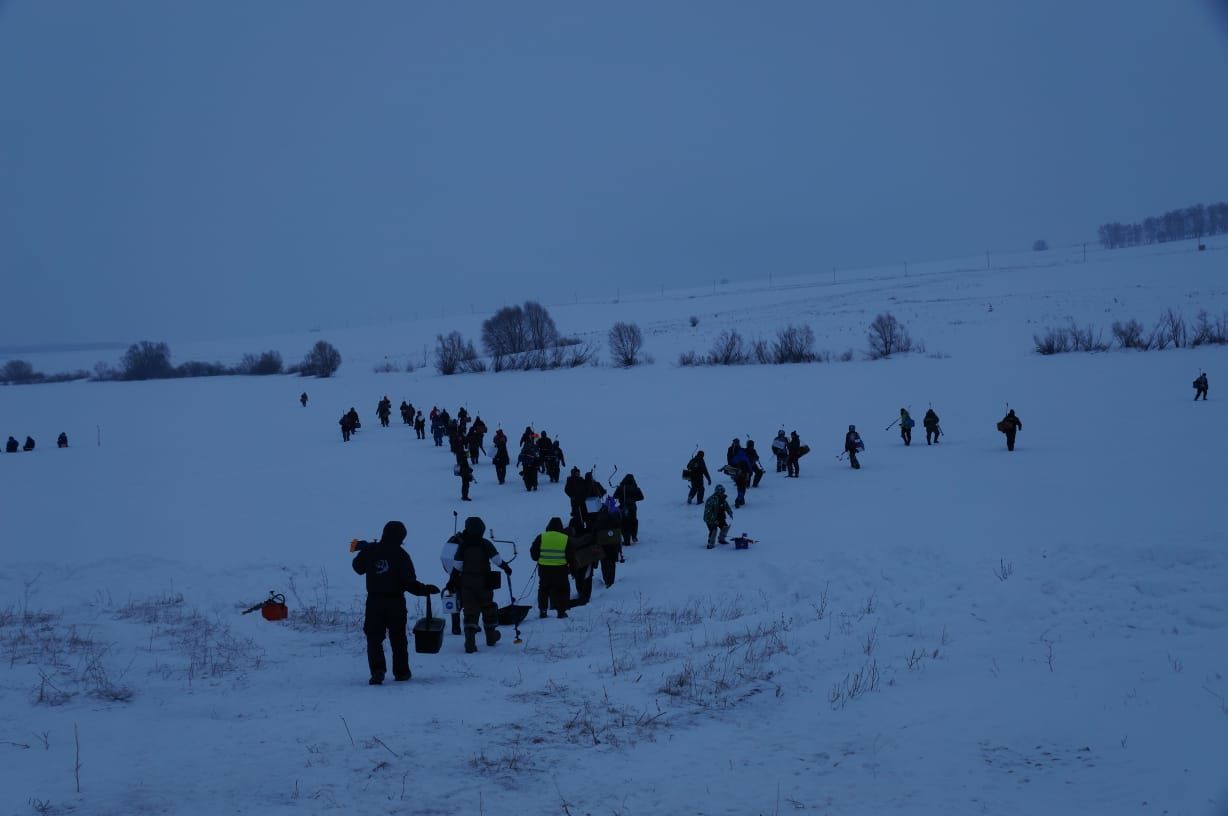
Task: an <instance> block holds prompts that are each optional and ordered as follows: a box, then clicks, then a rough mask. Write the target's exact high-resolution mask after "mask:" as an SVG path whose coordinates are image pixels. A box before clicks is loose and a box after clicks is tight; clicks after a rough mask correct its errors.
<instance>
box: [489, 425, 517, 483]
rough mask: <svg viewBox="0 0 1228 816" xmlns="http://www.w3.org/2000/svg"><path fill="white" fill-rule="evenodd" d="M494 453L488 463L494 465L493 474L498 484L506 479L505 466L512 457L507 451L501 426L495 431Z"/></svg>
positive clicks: (505, 437) (505, 436)
mask: <svg viewBox="0 0 1228 816" xmlns="http://www.w3.org/2000/svg"><path fill="white" fill-rule="evenodd" d="M494 443H495V455H494V456H492V457H491V459H490V463H491V464H492V465H494V466H495V476H496V477H497V478H498V479H499V484H503V482H504V480H505V479H507V466H508V465H510V464H511V463H512V457H511V456H509V455H508V452H507V434H505V433H504V432H503V429H502V428H499V429H498V430H497V431H495V437H494Z"/></svg>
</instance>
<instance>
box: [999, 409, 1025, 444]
mask: <svg viewBox="0 0 1228 816" xmlns="http://www.w3.org/2000/svg"><path fill="white" fill-rule="evenodd" d="M998 430H999V431H1001V432H1002V433H1004V434H1006V449H1007V450H1008V451H1013V450H1014V449H1015V434H1017V433H1018V432H1019V431H1022V430H1023V422H1022V421H1021V420H1020V419H1019V417H1017V416H1015V409H1014V408H1012V409H1010V410H1009V411H1007V412H1006V416H1004V417H1002V421H1001V422H999V423H998Z"/></svg>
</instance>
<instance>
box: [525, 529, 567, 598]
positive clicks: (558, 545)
mask: <svg viewBox="0 0 1228 816" xmlns="http://www.w3.org/2000/svg"><path fill="white" fill-rule="evenodd" d="M567 543H568V538H567V534H566V533H564V532H563V520H562V519H560V518H559V517H558V516H555V517H554V518H552V519H550V523H549V524H547V525H546V532H544V533H542V534H541V535H539V536H538V537H537V538H535V539H533V544H532V545H531V546H530V547H529V557H530V558H532V559H533V560H534V561H536V562H537V609H538V616H539V617H542V618H544V617H546V608H547V604H549V605H550V606H553V607H554V609H555V610H556V611H557V612H558V613H559V617H560V618H565V617H567V606H568V604H569V602H570V600H571V582H570V580H569V578H568V576H569V574H570V573H569V572H568V570H567Z"/></svg>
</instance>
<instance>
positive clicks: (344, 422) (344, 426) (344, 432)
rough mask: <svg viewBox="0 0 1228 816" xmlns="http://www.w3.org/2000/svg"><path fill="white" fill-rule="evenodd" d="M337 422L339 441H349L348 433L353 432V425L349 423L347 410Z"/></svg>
mask: <svg viewBox="0 0 1228 816" xmlns="http://www.w3.org/2000/svg"><path fill="white" fill-rule="evenodd" d="M337 424H339V425H340V426H341V441H342V442H349V441H350V434H352V433H354V427H353V426H352V425H351V424H350V414H349V412H348V411H347V412H346V413H344V414H342V415H341V419H340V420H339V421H338V423H337Z"/></svg>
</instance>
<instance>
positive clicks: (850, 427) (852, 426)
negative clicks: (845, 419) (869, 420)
mask: <svg viewBox="0 0 1228 816" xmlns="http://www.w3.org/2000/svg"><path fill="white" fill-rule="evenodd" d="M849 430H850V431H855V430H857V426H856V425H850V426H849Z"/></svg>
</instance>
